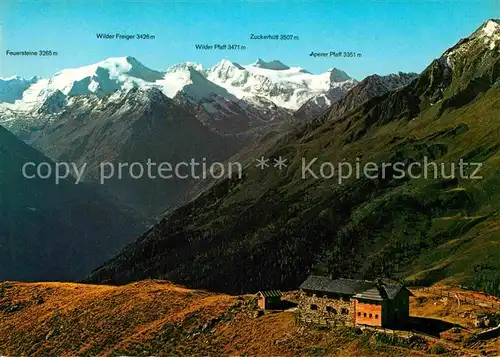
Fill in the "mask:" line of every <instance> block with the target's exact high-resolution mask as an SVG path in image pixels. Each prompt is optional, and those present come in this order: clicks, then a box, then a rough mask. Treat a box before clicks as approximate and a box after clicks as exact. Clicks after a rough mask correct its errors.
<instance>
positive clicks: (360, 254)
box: [87, 20, 500, 294]
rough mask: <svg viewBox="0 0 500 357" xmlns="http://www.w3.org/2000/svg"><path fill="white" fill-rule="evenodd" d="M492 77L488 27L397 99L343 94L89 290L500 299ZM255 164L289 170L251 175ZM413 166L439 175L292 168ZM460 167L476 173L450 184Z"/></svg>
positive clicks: (498, 50) (495, 85)
mask: <svg viewBox="0 0 500 357" xmlns="http://www.w3.org/2000/svg"><path fill="white" fill-rule="evenodd" d="M499 77H500V22H499V21H498V20H489V21H488V22H486V23H485V24H484V25H482V26H481V27H480V28H479V29H478V30H477V31H475V32H474V33H473V34H472V35H470V36H469V37H468V38H465V39H462V40H461V41H460V42H458V43H457V45H456V46H454V47H452V48H450V49H449V50H447V51H446V52H444V54H443V55H442V56H441V57H440V58H438V59H436V60H434V61H432V63H431V64H430V65H429V66H428V67H427V68H426V69H425V70H424V71H423V72H422V73H421V74H420V75H419V76H418V77H417V78H415V79H413V80H412V81H411V83H409V84H407V85H406V86H404V87H402V88H399V89H396V90H392V91H390V92H387V93H385V94H382V95H379V94H381V93H377V94H378V96H376V97H374V98H367V97H364V96H365V93H366V91H363V90H360V91H359V92H358V93H361V94H359V95H360V96H361V99H360V102H361V103H362V104H361V105H359V104H360V103H359V102H358V104H355V103H356V102H357V101H356V100H354V98H351V97H352V96H354V94H355V93H356V92H355V91H354V90H353V91H351V92H350V93H352V94H351V96H347V97H345V98H344V99H340V101H338V102H337V103H336V104H334V105H333V106H332V107H331V108H332V109H331V110H329V111H328V112H327V113H325V114H324V115H323V116H321V117H320V118H318V119H317V120H314V121H311V122H308V123H304V124H303V125H300V126H299V127H298V128H295V129H293V130H291V131H288V132H285V133H281V134H276V135H268V136H266V137H265V138H264V139H263V140H262V141H261V142H260V144H259V146H258V148H256V149H254V150H253V151H252V152H247V153H246V154H244V155H242V157H243V159H245V158H246V160H244V161H245V163H246V164H245V170H244V175H243V178H242V179H224V180H221V181H219V182H218V183H216V184H215V185H213V186H212V187H211V188H210V189H209V190H207V191H206V192H204V193H203V194H202V195H200V196H199V197H198V198H197V199H195V200H194V201H192V202H190V203H188V204H186V205H184V206H183V207H181V208H179V209H177V210H175V211H173V212H170V213H169V214H168V215H166V216H165V217H164V218H163V219H162V220H161V221H160V222H159V223H158V224H157V225H155V226H154V227H153V228H152V229H150V230H149V231H148V232H146V233H145V234H144V235H143V236H142V237H140V238H139V239H138V240H137V241H136V242H134V243H132V244H130V245H128V246H127V247H125V248H124V249H123V250H122V252H121V253H120V254H118V255H117V256H116V257H115V258H113V259H111V260H110V261H109V262H107V263H106V264H104V265H103V266H101V267H99V268H98V269H96V270H95V271H94V272H93V273H92V274H91V275H90V276H89V277H88V279H87V281H89V282H94V283H118V284H123V283H127V282H130V281H134V280H139V279H144V278H147V277H154V278H165V279H169V280H172V281H175V282H177V283H182V284H185V285H187V286H190V287H200V288H209V289H213V290H218V291H226V292H237V293H239V292H254V291H257V290H259V289H263V288H283V289H286V288H296V287H297V286H298V284H299V283H300V282H301V281H302V280H303V279H304V277H305V276H307V275H308V274H310V273H311V272H314V273H317V274H330V275H334V276H343V277H352V278H376V277H380V276H385V277H391V278H396V279H405V280H407V281H408V282H410V283H418V284H430V283H435V282H446V283H455V284H462V285H465V286H468V287H473V288H475V289H480V290H484V291H486V292H488V293H493V294H500V291H499V288H498V286H499V276H500V274H499V273H500V251H499V250H498V245H499V243H500V225H499V223H498V222H499V213H500V211H499V209H500V203H499V202H500V200H499V194H500V193H499V192H500V191H499V187H500V176H499V175H498V162H499V160H500V152H499V149H500V139H499V137H500V135H499V134H500V121H499V120H498V112H499V110H500V86H499V83H500V81H499ZM372 80H373V78H372ZM358 88H359V87H358ZM261 155H263V156H265V157H267V158H270V159H271V160H272V159H275V158H278V157H280V156H281V157H283V158H286V160H287V168H286V169H284V170H282V171H279V170H277V169H268V170H260V169H259V168H256V167H255V162H254V158H255V157H260V156H261ZM424 158H425V159H427V160H429V161H433V162H435V163H436V165H443V166H444V167H446V173H447V174H446V175H442V174H439V175H437V176H435V175H428V177H426V178H424V177H410V176H409V175H408V174H407V175H405V176H404V177H402V178H401V177H398V176H397V175H396V172H395V171H394V170H391V169H388V170H387V171H385V174H383V175H382V174H381V173H380V171H379V174H378V176H377V178H375V179H374V178H368V177H359V178H354V177H351V178H348V179H345V180H344V181H343V182H342V183H340V184H339V182H338V174H337V175H334V176H333V178H331V179H324V178H321V177H320V178H314V177H312V175H309V174H308V176H307V175H306V176H307V177H303V163H302V162H303V160H305V161H306V162H309V161H310V160H314V159H316V160H317V162H318V164H317V165H313V166H312V169H313V170H314V171H315V172H316V174H318V172H319V163H322V162H330V163H333V164H338V163H340V162H350V163H352V164H353V165H354V163H356V160H359V161H360V162H362V163H367V162H373V163H376V164H378V167H381V166H382V165H381V164H382V163H396V162H398V163H401V164H402V165H403V167H404V169H405V170H410V165H411V164H413V163H418V162H422V161H423V160H424ZM460 159H462V160H463V161H465V162H467V163H474V164H475V166H474V167H473V166H472V165H470V166H468V167H467V169H466V170H465V173H464V172H462V173H460V172H459V171H460V170H459V168H458V165H455V166H454V167H453V166H452V165H451V164H452V163H453V164H457V163H458V162H459V161H460ZM477 164H480V165H481V166H480V171H479V175H480V176H481V178H480V179H473V178H471V176H472V174H473V173H474V171H475V168H477V166H478V165H477ZM437 167H439V166H437ZM422 173H423V169H421V170H420V174H422ZM438 173H439V172H438Z"/></svg>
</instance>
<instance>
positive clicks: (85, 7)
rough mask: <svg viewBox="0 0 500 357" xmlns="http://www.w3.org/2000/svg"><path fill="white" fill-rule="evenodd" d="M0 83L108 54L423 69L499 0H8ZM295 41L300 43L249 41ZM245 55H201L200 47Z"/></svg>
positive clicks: (495, 13) (316, 69) (3, 9)
mask: <svg viewBox="0 0 500 357" xmlns="http://www.w3.org/2000/svg"><path fill="white" fill-rule="evenodd" d="M0 2H2V5H0V14H1V22H2V33H1V41H2V42H1V50H2V54H1V57H0V60H1V63H0V76H3V77H6V76H11V75H14V74H18V75H21V76H24V77H30V76H33V75H40V76H43V77H47V76H50V75H52V74H54V73H55V72H57V71H59V70H61V69H64V68H69V67H79V66H83V65H86V64H91V63H95V62H98V61H100V60H102V59H105V58H108V57H118V56H127V55H131V56H134V57H136V58H137V59H138V60H139V61H141V62H142V63H143V64H144V65H146V66H148V67H151V68H153V69H158V70H164V69H166V68H167V67H169V66H170V65H173V64H176V63H180V62H185V61H194V62H200V63H202V64H203V65H205V66H211V65H213V64H215V63H217V62H218V61H219V60H221V59H222V58H227V59H230V60H232V61H235V62H238V63H240V64H248V63H251V62H253V61H255V60H256V59H257V58H262V59H264V60H272V59H280V60H281V61H282V62H284V63H285V64H287V65H289V66H301V67H303V68H306V69H307V70H309V71H311V72H313V73H320V72H323V71H325V70H327V69H328V68H332V67H337V68H340V69H343V70H345V71H346V72H347V73H348V74H349V75H351V76H353V77H355V78H357V79H362V78H364V77H365V76H367V75H370V74H372V73H379V74H387V73H391V72H396V71H406V72H409V71H414V72H420V71H421V70H423V69H424V68H425V66H426V65H427V64H428V63H429V62H430V61H431V60H432V59H433V58H436V57H437V56H439V55H440V54H441V53H442V52H443V51H444V50H445V49H446V48H448V47H450V46H451V45H453V44H455V43H456V42H457V41H458V40H459V39H460V38H462V37H465V36H467V35H468V34H470V33H471V32H472V31H474V30H475V29H476V28H477V27H479V26H480V25H481V23H483V22H484V21H485V20H487V19H488V18H494V17H495V18H498V17H500V4H499V2H498V1H495V0H491V1H325V2H320V1H300V2H292V1H287V2H285V1H272V2H271V1H248V2H242V1H220V2H214V1H212V2H208V1H182V2H181V1H135V2H130V1H128V2H124V1H51V2H48V1H46V2H42V1H35V0H32V1H25V2H20V1H13V0H2V1H0ZM100 32H109V33H112V34H114V33H124V34H134V35H135V34H138V33H146V34H152V35H154V36H155V39H154V40H129V41H126V40H98V39H96V33H100ZM251 33H255V34H291V35H296V36H298V37H299V40H294V41H275V40H250V39H249V37H250V34H251ZM204 43H206V44H215V43H220V44H239V45H243V46H246V47H247V48H246V50H240V51H231V50H220V51H215V50H214V51H202V50H196V49H195V44H204ZM6 50H11V51H23V50H33V51H36V50H52V51H57V52H58V56H57V57H10V56H6V55H5V51H6ZM311 51H315V52H329V51H354V52H358V53H361V54H362V57H361V58H312V57H310V56H309V54H310V53H311Z"/></svg>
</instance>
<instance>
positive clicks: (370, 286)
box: [300, 275, 411, 301]
mask: <svg viewBox="0 0 500 357" xmlns="http://www.w3.org/2000/svg"><path fill="white" fill-rule="evenodd" d="M300 289H302V290H309V291H316V292H324V293H335V294H343V295H350V296H354V297H356V298H360V299H367V300H378V301H382V300H385V299H390V300H392V299H394V298H395V297H396V295H397V294H398V293H399V292H400V291H401V289H406V288H405V287H404V286H403V285H401V284H384V283H382V282H377V281H369V280H354V279H330V278H329V277H326V276H317V275H311V276H309V277H308V278H307V279H306V281H304V282H303V283H302V285H301V286H300ZM410 294H411V293H410Z"/></svg>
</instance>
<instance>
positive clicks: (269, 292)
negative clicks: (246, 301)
mask: <svg viewBox="0 0 500 357" xmlns="http://www.w3.org/2000/svg"><path fill="white" fill-rule="evenodd" d="M259 294H261V295H262V296H264V297H266V298H267V297H280V296H281V291H279V290H261V291H259V292H258V293H257V295H259Z"/></svg>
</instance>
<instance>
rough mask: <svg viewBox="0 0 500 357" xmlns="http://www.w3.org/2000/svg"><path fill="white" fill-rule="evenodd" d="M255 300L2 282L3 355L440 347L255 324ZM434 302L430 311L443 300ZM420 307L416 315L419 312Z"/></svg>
mask: <svg viewBox="0 0 500 357" xmlns="http://www.w3.org/2000/svg"><path fill="white" fill-rule="evenodd" d="M251 299H252V297H250V296H241V297H238V296H229V295H219V294H213V293H209V292H204V291H196V290H189V289H185V288H183V287H181V286H177V285H173V284H171V283H168V282H165V281H151V280H148V281H142V282H138V283H134V284H130V285H126V286H121V287H115V286H103V285H101V286H97V285H81V284H69V283H31V284H27V283H3V284H1V285H0V319H1V321H2V323H1V324H0V354H2V355H36V356H54V355H58V356H74V355H80V356H91V355H93V356H95V355H99V356H110V355H114V356H117V355H160V356H162V355H163V356H166V355H168V356H173V355H182V356H201V355H210V356H216V355H217V356H221V355H228V356H229V355H231V356H239V355H245V354H246V355H257V356H271V355H275V356H294V355H295V356H297V355H301V356H305V355H315V356H322V355H327V356H346V355H348V356H373V355H376V356H419V355H422V356H423V355H428V354H426V353H425V351H426V350H427V349H428V348H430V347H431V346H432V344H433V343H434V342H430V343H429V345H428V346H427V347H420V348H418V349H409V348H408V347H403V346H400V347H397V346H392V345H387V344H384V343H381V342H377V341H376V339H374V337H373V336H372V335H371V334H366V333H365V334H363V335H361V336H358V335H356V334H354V333H353V332H352V331H351V330H349V329H344V328H339V329H334V330H330V331H328V330H321V329H316V328H314V327H305V326H302V325H296V324H295V320H294V316H293V313H291V312H281V313H270V314H266V315H264V316H261V317H258V318H255V317H253V312H254V311H255V301H252V300H251ZM428 299H429V305H431V306H434V305H436V304H435V301H438V300H435V299H433V298H428ZM422 301H426V300H420V302H419V303H418V304H417V305H416V302H415V301H414V302H412V309H413V308H415V309H417V310H418V309H420V310H421V309H422V303H423V302H422ZM441 305H442V303H440V302H439V301H438V306H434V308H433V309H434V311H435V312H436V314H442V313H443V311H445V310H444V309H446V306H444V305H443V307H441ZM464 308H465V307H464ZM420 310H419V311H420ZM464 311H465V310H464ZM467 311H468V310H467ZM447 314H449V313H447ZM449 315H450V318H453V316H452V315H451V314H449ZM491 346H492V345H491ZM491 346H490V347H489V349H490V350H491V348H492V347H491ZM457 348H459V349H460V346H458V347H457ZM476 352H477V351H476ZM450 355H455V354H454V352H453V353H451V354H450ZM464 355H466V356H467V355H469V354H467V353H465V354H464Z"/></svg>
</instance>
